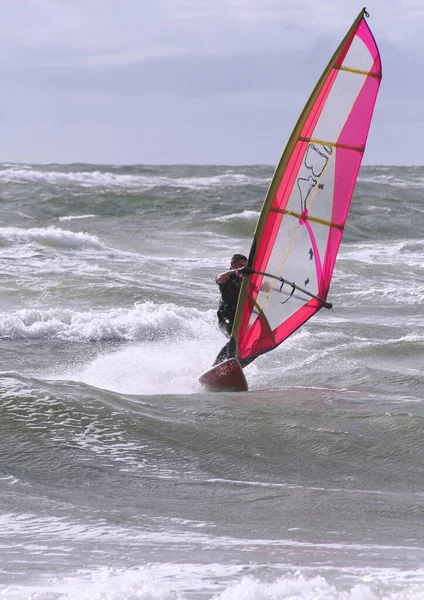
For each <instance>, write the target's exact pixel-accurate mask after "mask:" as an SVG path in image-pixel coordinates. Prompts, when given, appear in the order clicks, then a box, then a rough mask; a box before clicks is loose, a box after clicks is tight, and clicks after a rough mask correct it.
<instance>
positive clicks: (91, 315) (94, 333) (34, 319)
mask: <svg viewBox="0 0 424 600" xmlns="http://www.w3.org/2000/svg"><path fill="white" fill-rule="evenodd" d="M209 313H210V315H209V316H211V315H214V314H215V311H213V310H211V311H209ZM209 313H208V314H209ZM210 318H212V317H210ZM208 320H209V319H207V321H208ZM206 327H207V325H206V323H205V313H201V312H200V311H198V310H197V309H193V308H184V307H178V306H176V305H174V304H162V305H155V304H153V303H152V302H145V303H142V304H136V305H135V306H134V307H133V308H132V309H125V308H115V309H111V310H109V311H105V312H94V311H89V312H74V311H72V310H65V309H49V310H40V309H23V310H19V311H17V312H15V313H12V314H5V313H3V314H2V315H0V338H3V339H59V340H67V341H101V340H122V341H144V340H150V341H153V340H157V339H161V338H171V337H173V336H174V337H175V336H177V335H179V334H182V333H184V336H185V337H189V338H190V337H191V338H198V337H199V336H202V335H204V333H205V328H206Z"/></svg>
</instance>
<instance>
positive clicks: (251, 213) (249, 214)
mask: <svg viewBox="0 0 424 600" xmlns="http://www.w3.org/2000/svg"><path fill="white" fill-rule="evenodd" d="M259 214H260V213H259V212H258V211H256V210H243V211H242V212H241V213H232V214H230V215H224V216H223V217H216V218H215V219H211V220H212V221H218V222H220V223H226V222H228V221H237V220H239V219H243V220H246V221H256V220H257V219H258V217H259Z"/></svg>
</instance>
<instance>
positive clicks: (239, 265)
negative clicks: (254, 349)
mask: <svg viewBox="0 0 424 600" xmlns="http://www.w3.org/2000/svg"><path fill="white" fill-rule="evenodd" d="M246 266H247V258H246V257H245V256H244V254H234V255H233V256H232V257H231V263H230V270H229V271H225V272H224V273H221V274H220V275H218V276H217V278H216V279H215V281H216V283H217V284H218V285H219V291H220V292H221V299H220V301H219V308H218V312H217V315H218V327H219V328H220V330H221V331H222V333H223V334H224V335H225V336H226V337H228V338H231V332H232V330H233V323H234V317H235V315H236V308H237V302H238V297H239V294H240V288H241V282H242V278H243V268H244V267H246ZM231 356H234V353H233V349H232V347H231V341H230V342H228V343H227V344H225V346H224V347H223V348H221V350H220V351H219V354H218V356H217V357H216V359H215V361H214V363H213V364H214V365H217V364H218V363H220V362H223V361H224V360H227V359H228V358H230V357H231ZM249 362H250V360H247V361H246V364H248V363H249ZM242 366H244V364H242Z"/></svg>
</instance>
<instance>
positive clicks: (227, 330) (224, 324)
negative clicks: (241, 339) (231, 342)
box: [218, 319, 233, 338]
mask: <svg viewBox="0 0 424 600" xmlns="http://www.w3.org/2000/svg"><path fill="white" fill-rule="evenodd" d="M218 327H219V328H220V330H221V331H222V333H223V334H224V335H225V336H226V337H228V338H229V337H231V331H232V329H233V324H232V323H230V321H229V320H228V319H222V321H219V323H218Z"/></svg>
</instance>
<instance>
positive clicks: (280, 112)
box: [0, 0, 424, 165]
mask: <svg viewBox="0 0 424 600" xmlns="http://www.w3.org/2000/svg"><path fill="white" fill-rule="evenodd" d="M366 6H367V10H368V12H369V13H370V19H369V21H368V23H369V25H370V27H371V29H372V31H373V33H374V36H375V38H376V41H377V44H378V45H379V48H380V52H381V55H382V63H383V82H382V86H381V88H380V93H379V97H378V99H377V105H376V110H375V114H374V119H373V122H372V125H371V131H370V136H369V139H368V146H367V151H366V153H365V157H364V164H386V165H388V164H398V165H412V164H415V165H417V164H418V165H422V164H424V151H423V142H422V138H424V106H423V105H424V102H423V101H424V77H423V73H424V68H423V64H424V0H369V2H368V3H367V5H366ZM362 7H363V4H360V3H358V2H355V1H353V0H303V1H300V0H26V1H25V0H12V1H10V0H7V1H6V0H0V9H1V12H0V14H1V20H0V39H1V44H0V71H1V73H0V75H1V81H2V89H1V94H0V141H1V143H0V161H3V162H6V161H12V162H40V163H46V162H91V163H118V164H134V163H148V164H176V163H178V164H181V163H190V164H201V163H208V164H233V165H236V164H259V163H260V164H271V165H274V164H275V163H276V162H277V161H278V159H279V157H280V154H281V152H282V150H283V149H284V146H285V144H286V142H287V139H288V136H289V135H290V133H291V130H292V128H293V126H294V124H295V121H296V120H297V118H298V116H299V113H300V111H301V109H302V108H303V105H304V103H305V102H306V100H307V98H308V96H309V94H310V92H311V91H312V89H313V87H314V85H315V83H316V81H317V79H318V77H319V76H320V75H321V72H322V70H323V69H324V67H325V66H326V64H327V62H328V60H329V59H330V57H331V55H332V53H333V52H334V50H335V49H336V47H337V46H338V44H339V42H340V41H341V39H342V38H343V36H344V35H345V33H346V31H347V30H348V28H349V27H350V25H351V24H352V22H353V20H354V19H355V18H356V16H357V14H358V13H359V11H360V10H361V8H362Z"/></svg>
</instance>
